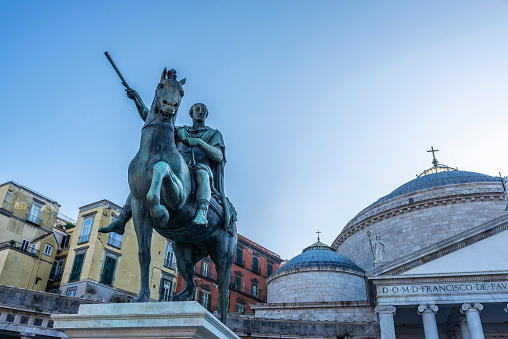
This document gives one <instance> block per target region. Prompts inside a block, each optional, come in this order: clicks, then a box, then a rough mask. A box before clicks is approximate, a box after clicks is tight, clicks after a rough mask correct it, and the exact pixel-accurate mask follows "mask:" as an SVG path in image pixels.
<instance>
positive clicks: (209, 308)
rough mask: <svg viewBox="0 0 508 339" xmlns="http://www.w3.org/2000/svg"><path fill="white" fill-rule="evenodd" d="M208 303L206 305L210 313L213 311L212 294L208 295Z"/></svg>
mask: <svg viewBox="0 0 508 339" xmlns="http://www.w3.org/2000/svg"><path fill="white" fill-rule="evenodd" d="M207 301H208V302H207V303H206V309H207V310H208V311H211V310H212V295H211V294H209V295H208V300H207Z"/></svg>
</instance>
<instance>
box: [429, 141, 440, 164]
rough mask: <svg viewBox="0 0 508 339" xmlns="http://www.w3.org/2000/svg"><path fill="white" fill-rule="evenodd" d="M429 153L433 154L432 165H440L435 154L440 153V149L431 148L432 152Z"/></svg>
mask: <svg viewBox="0 0 508 339" xmlns="http://www.w3.org/2000/svg"><path fill="white" fill-rule="evenodd" d="M427 152H428V153H430V152H432V164H433V165H434V166H437V164H438V163H439V162H438V161H437V159H436V154H435V152H439V150H438V149H434V146H430V151H427Z"/></svg>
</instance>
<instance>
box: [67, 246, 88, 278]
mask: <svg viewBox="0 0 508 339" xmlns="http://www.w3.org/2000/svg"><path fill="white" fill-rule="evenodd" d="M84 259H85V253H84V252H83V253H79V254H76V257H75V258H74V264H73V265H72V271H71V276H70V277H69V281H76V280H79V277H80V276H81V269H82V268H83V261H84Z"/></svg>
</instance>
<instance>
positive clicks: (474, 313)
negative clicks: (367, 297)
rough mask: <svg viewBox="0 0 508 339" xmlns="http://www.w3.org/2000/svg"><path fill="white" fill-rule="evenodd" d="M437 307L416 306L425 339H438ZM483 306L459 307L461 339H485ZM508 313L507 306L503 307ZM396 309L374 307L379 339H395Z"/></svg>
mask: <svg viewBox="0 0 508 339" xmlns="http://www.w3.org/2000/svg"><path fill="white" fill-rule="evenodd" d="M438 310H439V307H438V306H437V305H434V304H423V305H419V306H418V311H417V312H418V314H419V315H421V316H422V319H423V330H424V332H425V339H439V334H438V330H437V322H436V313H437V311H438ZM481 310H483V305H482V304H480V303H477V302H470V303H464V304H462V306H461V307H460V313H461V316H460V318H459V324H460V331H461V333H462V338H463V339H485V336H484V335H483V328H482V322H481V320H480V312H481ZM504 310H505V312H508V304H507V305H506V307H505V309H504ZM395 311H396V308H395V306H392V305H382V306H377V307H376V313H377V314H378V315H379V326H380V328H381V339H395V324H394V322H393V316H394V315H395Z"/></svg>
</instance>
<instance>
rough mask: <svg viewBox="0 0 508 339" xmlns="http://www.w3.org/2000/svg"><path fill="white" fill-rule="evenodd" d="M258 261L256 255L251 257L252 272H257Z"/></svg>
mask: <svg viewBox="0 0 508 339" xmlns="http://www.w3.org/2000/svg"><path fill="white" fill-rule="evenodd" d="M258 261H259V259H258V257H252V270H253V271H254V272H258V270H259V267H258Z"/></svg>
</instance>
